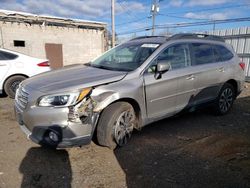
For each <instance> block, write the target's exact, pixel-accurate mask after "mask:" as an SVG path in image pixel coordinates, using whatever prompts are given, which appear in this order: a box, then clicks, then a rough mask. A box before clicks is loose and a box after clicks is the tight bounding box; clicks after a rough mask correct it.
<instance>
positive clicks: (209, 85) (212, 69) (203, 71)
mask: <svg viewBox="0 0 250 188" xmlns="http://www.w3.org/2000/svg"><path fill="white" fill-rule="evenodd" d="M191 46H192V47H191V49H192V67H194V68H195V70H196V72H195V76H196V78H197V80H196V82H195V89H196V92H195V97H194V104H200V103H203V102H209V101H211V100H213V99H215V98H216V97H217V95H218V92H219V89H220V84H221V83H220V82H221V79H220V78H221V77H223V74H224V73H225V67H224V64H223V63H222V62H220V58H219V54H218V53H217V52H216V51H215V49H214V45H213V44H209V43H192V44H191Z"/></svg>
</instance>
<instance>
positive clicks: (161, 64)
mask: <svg viewBox="0 0 250 188" xmlns="http://www.w3.org/2000/svg"><path fill="white" fill-rule="evenodd" d="M170 68H171V66H170V62H169V61H166V60H160V61H158V63H157V66H156V71H155V79H157V80H158V79H160V78H161V76H162V74H163V73H165V72H167V71H169V69H170Z"/></svg>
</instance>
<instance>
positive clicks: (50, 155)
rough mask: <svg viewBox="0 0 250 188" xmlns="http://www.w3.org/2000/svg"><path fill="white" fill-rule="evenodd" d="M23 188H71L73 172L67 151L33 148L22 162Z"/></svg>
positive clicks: (20, 168) (20, 169)
mask: <svg viewBox="0 0 250 188" xmlns="http://www.w3.org/2000/svg"><path fill="white" fill-rule="evenodd" d="M19 171H20V173H21V174H22V175H23V179H22V184H21V187H22V188H24V187H71V181H72V170H71V165H70V160H69V155H68V152H67V151H66V150H53V149H48V148H42V147H33V148H30V149H29V150H28V152H27V153H26V156H25V157H24V159H23V160H22V162H21V164H20V167H19Z"/></svg>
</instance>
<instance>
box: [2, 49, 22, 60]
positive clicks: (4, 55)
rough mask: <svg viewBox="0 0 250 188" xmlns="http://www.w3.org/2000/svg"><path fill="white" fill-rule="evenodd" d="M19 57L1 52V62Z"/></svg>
mask: <svg viewBox="0 0 250 188" xmlns="http://www.w3.org/2000/svg"><path fill="white" fill-rule="evenodd" d="M17 57H18V56H17V55H15V54H12V53H9V52H4V51H0V60H12V59H16V58H17Z"/></svg>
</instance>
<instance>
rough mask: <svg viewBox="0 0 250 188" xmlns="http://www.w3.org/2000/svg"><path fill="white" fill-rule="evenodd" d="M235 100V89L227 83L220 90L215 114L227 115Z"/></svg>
mask: <svg viewBox="0 0 250 188" xmlns="http://www.w3.org/2000/svg"><path fill="white" fill-rule="evenodd" d="M234 100H235V89H234V87H233V86H232V85H231V84H229V83H225V84H224V85H223V87H222V88H221V90H220V93H219V95H218V97H217V99H216V102H215V113H216V115H224V114H227V113H228V112H229V111H230V110H231V108H232V106H233V103H234Z"/></svg>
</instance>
